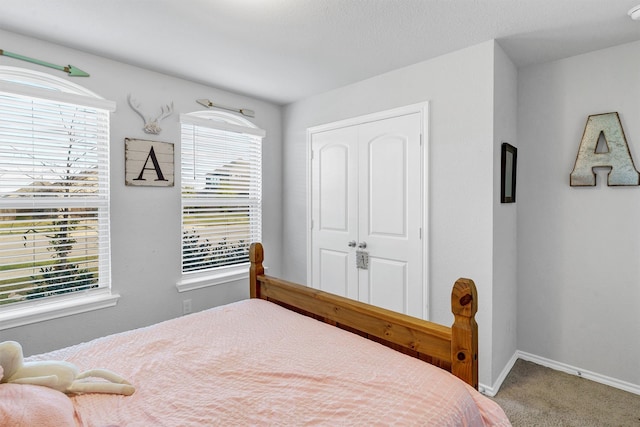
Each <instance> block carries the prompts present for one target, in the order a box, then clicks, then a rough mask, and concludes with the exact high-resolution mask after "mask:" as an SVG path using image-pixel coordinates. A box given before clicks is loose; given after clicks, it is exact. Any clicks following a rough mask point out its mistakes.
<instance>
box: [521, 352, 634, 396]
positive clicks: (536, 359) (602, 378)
mask: <svg viewBox="0 0 640 427" xmlns="http://www.w3.org/2000/svg"><path fill="white" fill-rule="evenodd" d="M516 356H517V357H518V358H519V359H522V360H526V361H528V362H533V363H535V364H537V365H541V366H545V367H547V368H551V369H555V370H556V371H561V372H565V373H567V374H571V375H575V376H578V377H582V378H586V379H588V380H591V381H595V382H597V383H600V384H604V385H608V386H610V387H614V388H617V389H619V390H624V391H627V392H629V393H633V394H637V395H640V385H639V384H632V383H630V382H627V381H622V380H619V379H616V378H611V377H608V376H606V375H602V374H598V373H596V372H591V371H587V370H585V369H581V368H577V367H575V366H571V365H568V364H566V363H561V362H556V361H555V360H551V359H547V358H545V357H541V356H536V355H535V354H531V353H527V352H524V351H520V350H518V351H516Z"/></svg>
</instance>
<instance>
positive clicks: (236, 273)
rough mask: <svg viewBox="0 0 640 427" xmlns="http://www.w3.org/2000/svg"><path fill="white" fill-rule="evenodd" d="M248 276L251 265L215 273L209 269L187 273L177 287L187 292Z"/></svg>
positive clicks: (243, 278) (180, 290) (245, 278)
mask: <svg viewBox="0 0 640 427" xmlns="http://www.w3.org/2000/svg"><path fill="white" fill-rule="evenodd" d="M264 270H265V272H266V271H267V270H268V268H267V267H265V269H264ZM248 278H249V266H246V265H245V266H242V267H234V268H228V269H226V270H222V271H217V272H215V273H213V272H211V271H207V272H205V273H192V274H189V273H187V274H184V275H183V278H182V279H180V280H178V282H177V283H176V288H177V289H178V292H187V291H193V290H194V289H201V288H206V287H209V286H216V285H222V284H225V283H230V282H235V281H238V280H247V279H248Z"/></svg>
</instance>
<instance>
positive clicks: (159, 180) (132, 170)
mask: <svg viewBox="0 0 640 427" xmlns="http://www.w3.org/2000/svg"><path fill="white" fill-rule="evenodd" d="M124 150H125V151H124V158H125V167H124V175H125V177H124V181H125V184H126V185H133V186H150V187H173V184H174V166H173V144H172V143H170V142H159V141H147V140H144V139H133V138H125V139H124Z"/></svg>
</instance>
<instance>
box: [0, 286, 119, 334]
mask: <svg viewBox="0 0 640 427" xmlns="http://www.w3.org/2000/svg"><path fill="white" fill-rule="evenodd" d="M119 298H120V295H118V294H112V293H111V292H109V291H108V290H107V291H97V292H90V293H87V294H82V295H68V296H66V295H65V296H60V297H58V298H54V299H51V300H49V301H46V300H45V301H38V303H35V301H34V303H33V304H31V303H29V304H23V303H16V304H15V306H14V305H8V306H4V307H2V308H0V330H3V329H10V328H15V327H18V326H24V325H29V324H31V323H37V322H44V321H46V320H52V319H57V318H60V317H65V316H71V315H73V314H79V313H86V312H88V311H93V310H99V309H101V308H107V307H114V306H115V305H116V304H117V303H118V299H119Z"/></svg>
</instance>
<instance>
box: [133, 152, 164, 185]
mask: <svg viewBox="0 0 640 427" xmlns="http://www.w3.org/2000/svg"><path fill="white" fill-rule="evenodd" d="M149 158H151V162H152V163H153V167H152V168H148V167H147V163H149ZM147 169H149V170H154V171H156V176H157V177H158V179H156V181H167V180H166V179H165V178H164V175H163V174H162V169H160V163H158V159H157V158H156V152H155V151H154V150H153V145H152V146H151V151H149V155H148V156H147V159H146V160H145V161H144V166H143V167H142V170H141V171H140V175H138V177H137V178H136V179H134V181H146V180H145V179H144V178H143V177H142V175H144V171H146V170H147Z"/></svg>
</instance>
